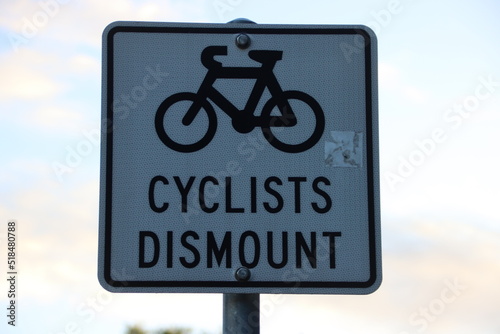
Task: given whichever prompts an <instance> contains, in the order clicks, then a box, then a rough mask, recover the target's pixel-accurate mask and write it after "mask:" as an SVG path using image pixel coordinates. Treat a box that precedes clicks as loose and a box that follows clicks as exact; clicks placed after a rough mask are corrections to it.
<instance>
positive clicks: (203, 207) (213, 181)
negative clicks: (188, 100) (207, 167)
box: [199, 176, 219, 213]
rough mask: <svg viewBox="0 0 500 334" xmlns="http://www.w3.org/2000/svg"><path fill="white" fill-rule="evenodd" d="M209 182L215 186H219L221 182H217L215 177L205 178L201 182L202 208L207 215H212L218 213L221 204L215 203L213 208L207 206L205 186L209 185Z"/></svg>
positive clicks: (200, 196)
mask: <svg viewBox="0 0 500 334" xmlns="http://www.w3.org/2000/svg"><path fill="white" fill-rule="evenodd" d="M207 182H212V183H213V184H215V185H219V181H217V179H216V178H215V177H213V176H205V177H204V178H203V179H201V181H200V194H199V198H200V207H201V209H202V210H203V211H205V212H206V213H212V212H215V211H217V209H218V208H219V203H214V204H213V205H212V207H211V208H209V207H208V206H207V204H206V202H205V185H206V184H207Z"/></svg>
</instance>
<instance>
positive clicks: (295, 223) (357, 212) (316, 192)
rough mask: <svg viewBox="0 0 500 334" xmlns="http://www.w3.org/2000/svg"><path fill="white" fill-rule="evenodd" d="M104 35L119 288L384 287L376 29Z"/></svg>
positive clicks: (104, 281) (106, 277) (245, 28)
mask: <svg viewBox="0 0 500 334" xmlns="http://www.w3.org/2000/svg"><path fill="white" fill-rule="evenodd" d="M103 39H104V40H103V93H102V94H103V113H102V118H103V123H102V133H103V135H102V157H101V189H100V191H101V193H100V222H99V268H98V269H99V281H100V283H101V285H102V286H103V287H104V288H106V289H108V290H110V291H115V292H218V293H308V294H310V293H318V294H365V293H371V292H373V291H375V290H376V289H377V288H378V286H379V285H380V282H381V279H382V278H381V272H382V271H381V251H380V248H381V247H380V210H379V171H378V122H377V115H378V111H377V56H376V52H377V48H376V38H375V36H374V34H373V33H372V32H371V31H370V30H369V29H368V28H366V27H363V26H308V25H299V26H297V25H260V24H178V23H177V24H174V23H144V22H140V23H138V22H117V23H113V24H111V25H110V26H108V27H107V28H106V30H105V32H104V37H103Z"/></svg>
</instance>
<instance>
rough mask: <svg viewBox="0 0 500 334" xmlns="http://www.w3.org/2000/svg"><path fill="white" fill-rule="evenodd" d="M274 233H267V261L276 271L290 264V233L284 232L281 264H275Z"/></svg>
mask: <svg viewBox="0 0 500 334" xmlns="http://www.w3.org/2000/svg"><path fill="white" fill-rule="evenodd" d="M273 250H274V247H273V232H267V261H268V262H269V265H270V266H271V267H273V268H274V269H280V268H283V267H284V266H286V264H287V263H288V232H282V240H281V252H282V256H281V262H280V263H276V262H274V258H273V254H274V252H273Z"/></svg>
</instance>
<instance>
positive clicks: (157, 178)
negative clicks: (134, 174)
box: [148, 175, 168, 213]
mask: <svg viewBox="0 0 500 334" xmlns="http://www.w3.org/2000/svg"><path fill="white" fill-rule="evenodd" d="M157 182H162V183H163V184H168V180H167V178H166V177H164V176H161V175H157V176H155V177H153V178H152V179H151V182H150V183H149V192H148V193H149V207H150V208H151V210H153V211H154V212H158V213H161V212H165V211H167V209H168V203H166V202H164V203H163V205H162V206H157V205H156V203H155V185H156V183H157Z"/></svg>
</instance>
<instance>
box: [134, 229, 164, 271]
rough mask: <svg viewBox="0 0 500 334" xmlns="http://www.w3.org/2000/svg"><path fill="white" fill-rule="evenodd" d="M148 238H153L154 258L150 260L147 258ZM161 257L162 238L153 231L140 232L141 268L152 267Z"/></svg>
mask: <svg viewBox="0 0 500 334" xmlns="http://www.w3.org/2000/svg"><path fill="white" fill-rule="evenodd" d="M146 238H151V240H153V247H154V251H153V259H152V260H151V261H149V262H146V260H145V254H146V250H145V248H146ZM159 257H160V239H158V236H157V235H156V234H155V233H154V232H151V231H140V232H139V268H151V267H153V266H154V265H156V263H157V262H158V259H159Z"/></svg>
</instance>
